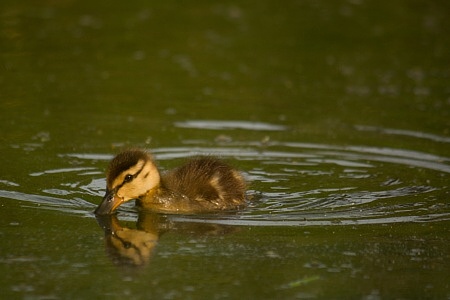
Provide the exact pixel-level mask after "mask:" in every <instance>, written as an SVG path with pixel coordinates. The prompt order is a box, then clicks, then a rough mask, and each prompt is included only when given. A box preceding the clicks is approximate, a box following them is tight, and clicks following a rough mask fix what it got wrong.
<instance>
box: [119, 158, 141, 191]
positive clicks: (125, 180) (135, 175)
mask: <svg viewBox="0 0 450 300" xmlns="http://www.w3.org/2000/svg"><path fill="white" fill-rule="evenodd" d="M144 167H145V163H144V165H143V166H142V167H141V168H140V169H139V171H137V172H136V173H135V174H127V175H126V176H125V178H124V180H123V182H122V183H121V184H119V185H118V186H117V187H116V190H119V189H120V188H121V187H123V186H124V185H125V184H127V183H128V182H131V181H133V179H134V178H136V177H137V176H138V175H139V174H140V173H141V172H142V170H143V169H144ZM128 175H131V176H133V178H132V179H131V180H128V179H127V176H128ZM147 175H148V174H147ZM145 177H147V176H145Z"/></svg>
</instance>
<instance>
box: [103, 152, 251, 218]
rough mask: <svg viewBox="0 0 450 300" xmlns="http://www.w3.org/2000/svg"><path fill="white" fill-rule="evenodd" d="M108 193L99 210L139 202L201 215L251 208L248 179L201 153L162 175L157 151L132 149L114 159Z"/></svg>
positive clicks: (107, 211) (161, 209)
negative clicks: (247, 205)
mask: <svg viewBox="0 0 450 300" xmlns="http://www.w3.org/2000/svg"><path fill="white" fill-rule="evenodd" d="M106 184H107V187H106V194H105V196H104V198H103V200H102V202H101V203H100V205H99V206H98V207H97V209H96V210H95V214H97V215H104V214H112V213H113V212H114V211H115V210H116V209H117V208H118V207H119V206H120V205H121V204H123V203H125V202H127V201H130V200H133V199H135V200H136V204H137V205H138V206H140V207H142V209H144V210H149V211H154V212H162V213H201V212H214V211H223V210H233V209H238V208H240V207H243V206H245V190H246V183H245V180H244V178H243V176H242V175H241V173H240V172H238V171H237V170H236V169H234V168H232V167H230V166H229V165H228V164H226V163H225V162H223V161H222V160H219V159H217V158H214V157H210V156H198V157H195V158H192V159H190V160H189V161H188V162H186V163H185V164H184V165H182V166H180V167H178V168H176V169H174V170H172V171H169V172H167V173H165V174H161V173H160V172H159V170H158V167H157V166H156V163H155V161H154V160H153V157H152V156H151V154H150V153H149V152H147V151H144V150H141V149H130V150H125V151H123V152H121V153H119V154H118V155H117V156H116V157H114V158H113V159H112V161H111V162H110V164H109V167H108V170H107V179H106Z"/></svg>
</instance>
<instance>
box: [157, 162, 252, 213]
mask: <svg viewBox="0 0 450 300" xmlns="http://www.w3.org/2000/svg"><path fill="white" fill-rule="evenodd" d="M162 184H163V187H164V188H166V189H167V190H169V191H173V192H176V193H178V194H182V195H184V196H185V197H186V198H187V199H188V201H190V202H193V203H192V204H194V205H195V206H196V207H200V208H199V209H200V210H203V211H214V210H228V209H236V208H238V207H240V206H243V205H244V204H245V190H246V183H245V180H244V178H243V176H242V175H241V174H240V173H239V172H238V171H237V170H235V169H233V168H232V167H230V166H229V165H228V164H226V163H225V162H223V161H221V160H219V159H217V158H214V157H207V156H199V157H196V158H193V159H191V160H189V161H188V162H187V163H186V164H184V165H182V166H180V167H178V168H176V169H174V170H172V171H170V172H168V173H167V174H166V175H165V176H163V178H162ZM199 209H197V210H199Z"/></svg>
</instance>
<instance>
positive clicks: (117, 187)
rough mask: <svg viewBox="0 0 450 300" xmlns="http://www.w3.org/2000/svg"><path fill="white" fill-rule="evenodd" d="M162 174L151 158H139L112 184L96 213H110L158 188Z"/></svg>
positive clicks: (109, 185)
mask: <svg viewBox="0 0 450 300" xmlns="http://www.w3.org/2000/svg"><path fill="white" fill-rule="evenodd" d="M159 183H160V176H159V172H158V169H157V168H156V166H155V164H154V163H153V162H152V161H151V160H149V159H139V160H138V161H137V163H136V164H134V165H132V166H131V167H129V168H128V169H126V170H124V171H122V172H120V173H119V175H117V176H116V177H115V178H114V179H113V180H112V181H111V183H110V184H108V187H107V192H106V195H105V197H104V198H103V201H102V203H101V204H100V205H99V206H98V208H97V209H96V211H95V213H96V214H110V213H112V212H114V210H116V209H117V207H119V206H120V205H121V204H122V203H124V202H127V201H130V200H133V199H138V198H140V197H142V196H144V195H145V194H147V193H148V192H149V191H151V190H153V189H154V188H157V187H158V186H159Z"/></svg>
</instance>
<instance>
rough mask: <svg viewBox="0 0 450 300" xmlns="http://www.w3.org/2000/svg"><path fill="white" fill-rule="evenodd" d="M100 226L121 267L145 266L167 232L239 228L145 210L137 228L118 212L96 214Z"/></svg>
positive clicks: (214, 231)
mask: <svg viewBox="0 0 450 300" xmlns="http://www.w3.org/2000/svg"><path fill="white" fill-rule="evenodd" d="M96 218H97V222H98V224H99V226H100V227H101V228H102V229H103V230H104V232H105V247H106V252H107V254H108V255H109V257H110V258H111V260H112V261H113V263H114V264H116V265H118V266H121V267H144V266H147V265H148V264H149V262H150V260H151V257H152V253H153V252H154V251H155V247H156V245H157V243H158V241H159V239H160V236H162V235H163V234H164V233H166V232H179V233H181V234H189V235H200V236H219V235H224V234H228V233H231V232H235V231H236V230H237V228H236V227H232V226H225V225H219V224H207V223H205V224H199V223H188V222H182V223H176V222H173V221H172V220H171V219H169V218H168V217H167V216H166V215H161V214H156V213H149V212H141V213H139V217H138V219H137V222H136V228H131V227H128V225H125V224H126V223H125V222H124V223H121V222H120V221H119V219H118V218H117V215H116V214H114V215H103V216H96Z"/></svg>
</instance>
